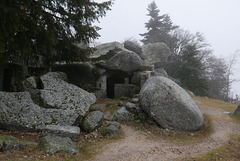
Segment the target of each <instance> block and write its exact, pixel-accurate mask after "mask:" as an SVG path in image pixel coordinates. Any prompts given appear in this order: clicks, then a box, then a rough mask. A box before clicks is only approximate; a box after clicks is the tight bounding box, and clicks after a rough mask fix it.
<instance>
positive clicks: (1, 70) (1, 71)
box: [0, 68, 4, 91]
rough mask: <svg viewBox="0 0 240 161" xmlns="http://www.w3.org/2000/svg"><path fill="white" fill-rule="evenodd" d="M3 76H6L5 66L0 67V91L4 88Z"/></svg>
mask: <svg viewBox="0 0 240 161" xmlns="http://www.w3.org/2000/svg"><path fill="white" fill-rule="evenodd" d="M3 76H4V68H0V91H2V90H3Z"/></svg>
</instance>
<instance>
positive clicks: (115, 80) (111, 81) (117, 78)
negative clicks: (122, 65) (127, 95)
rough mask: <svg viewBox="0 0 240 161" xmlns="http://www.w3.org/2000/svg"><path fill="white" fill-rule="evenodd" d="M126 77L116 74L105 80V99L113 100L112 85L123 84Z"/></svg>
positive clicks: (120, 73) (122, 74) (123, 74)
mask: <svg viewBox="0 0 240 161" xmlns="http://www.w3.org/2000/svg"><path fill="white" fill-rule="evenodd" d="M126 77H128V75H127V74H125V73H122V72H118V73H115V74H113V75H111V76H110V77H109V78H107V97H108V98H114V85H115V84H123V83H125V78H126Z"/></svg>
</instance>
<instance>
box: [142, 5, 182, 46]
mask: <svg viewBox="0 0 240 161" xmlns="http://www.w3.org/2000/svg"><path fill="white" fill-rule="evenodd" d="M147 10H148V12H149V13H148V14H147V16H150V20H149V21H148V22H147V23H145V27H146V28H147V30H148V32H146V33H144V34H140V35H141V36H143V37H144V38H143V39H142V40H141V42H143V43H144V44H148V43H157V42H164V43H166V44H167V45H168V46H170V44H171V43H172V41H176V40H175V38H174V37H172V36H171V32H172V31H173V30H175V29H176V28H178V26H174V25H173V23H172V21H171V18H170V16H169V15H168V14H164V15H159V12H160V10H159V9H158V7H157V5H156V3H155V2H154V1H153V2H152V3H151V4H149V5H148V8H147Z"/></svg>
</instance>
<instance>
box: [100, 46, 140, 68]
mask: <svg viewBox="0 0 240 161" xmlns="http://www.w3.org/2000/svg"><path fill="white" fill-rule="evenodd" d="M142 64H143V61H142V59H141V58H140V57H139V56H138V55H137V54H136V53H134V52H129V51H120V52H119V53H117V54H116V55H114V56H113V57H112V58H111V59H109V60H108V62H107V63H100V64H99V65H100V67H103V68H105V69H109V70H117V71H122V72H134V71H137V70H138V69H140V67H141V66H142Z"/></svg>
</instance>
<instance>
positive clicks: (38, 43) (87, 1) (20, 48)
mask: <svg viewBox="0 0 240 161" xmlns="http://www.w3.org/2000/svg"><path fill="white" fill-rule="evenodd" d="M111 4H112V1H107V2H103V3H96V2H94V1H91V0H71V1H68V0H52V1H49V0H28V1H21V0H1V1H0V15H1V16H0V61H1V62H2V63H3V62H15V63H20V64H24V65H26V66H28V65H29V64H36V63H37V62H38V61H40V60H41V61H44V63H45V64H51V63H52V62H55V61H63V60H64V61H67V62H69V61H73V60H83V59H84V58H85V57H86V55H85V54H87V52H88V51H89V50H87V49H84V50H83V49H80V48H78V47H77V46H76V45H75V44H76V43H80V42H81V43H85V44H87V43H89V42H90V41H91V40H92V39H95V38H97V37H99V34H98V33H97V31H98V30H99V29H100V28H99V27H97V26H93V25H92V23H93V22H94V21H97V20H98V19H99V18H100V17H102V16H105V14H106V11H107V10H109V9H110V8H109V7H110V6H111Z"/></svg>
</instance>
